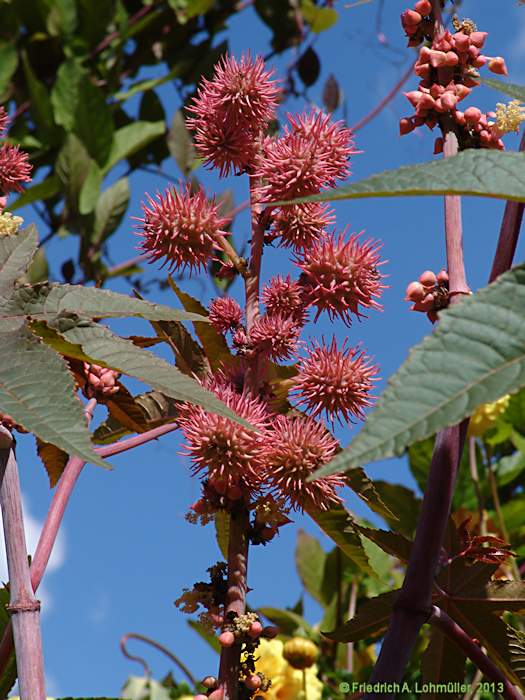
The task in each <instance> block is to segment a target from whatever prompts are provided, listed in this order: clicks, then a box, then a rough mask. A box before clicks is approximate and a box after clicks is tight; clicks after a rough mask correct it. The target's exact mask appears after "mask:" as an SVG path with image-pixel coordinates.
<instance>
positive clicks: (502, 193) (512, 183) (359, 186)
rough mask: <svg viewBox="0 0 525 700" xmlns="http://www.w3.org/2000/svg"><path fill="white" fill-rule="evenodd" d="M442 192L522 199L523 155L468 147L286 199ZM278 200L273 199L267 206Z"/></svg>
mask: <svg viewBox="0 0 525 700" xmlns="http://www.w3.org/2000/svg"><path fill="white" fill-rule="evenodd" d="M443 194H458V195H459V194H464V195H473V196H479V197H495V198H497V199H511V200H514V201H516V202H525V155H524V154H523V153H511V152H507V151H505V152H504V151H488V150H472V149H471V150H468V151H463V153H459V154H458V155H457V156H453V157H452V158H446V159H444V160H436V161H432V162H430V163H422V164H421V165H408V166H404V167H402V168H398V169H397V170H385V172H383V173H380V174H379V175H372V176H371V177H369V178H367V179H366V180H361V182H355V183H353V184H351V185H342V186H341V187H338V188H336V189H333V190H327V191H326V192H323V193H322V194H316V195H312V196H310V197H302V198H300V199H294V200H292V201H291V202H287V203H288V204H290V203H292V202H293V203H299V202H333V201H335V200H337V199H362V198H364V197H399V196H412V195H443ZM282 203H283V202H274V203H272V205H271V206H275V204H282ZM267 206H270V205H267Z"/></svg>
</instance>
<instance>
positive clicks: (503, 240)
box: [489, 131, 525, 282]
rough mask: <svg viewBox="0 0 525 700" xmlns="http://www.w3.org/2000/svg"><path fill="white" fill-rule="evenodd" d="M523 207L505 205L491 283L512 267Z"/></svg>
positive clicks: (522, 144)
mask: <svg viewBox="0 0 525 700" xmlns="http://www.w3.org/2000/svg"><path fill="white" fill-rule="evenodd" d="M519 150H520V151H525V131H524V132H523V135H522V137H521V141H520V147H519ZM523 207H524V204H523V202H507V203H506V205H505V212H504V214H503V221H502V222H501V229H500V233H499V238H498V245H497V247H496V254H495V256H494V263H493V265H492V270H491V273H490V279H489V282H493V281H494V280H495V279H496V277H498V276H499V275H501V273H502V272H505V271H506V270H508V269H509V268H510V266H511V265H512V260H513V259H514V253H515V252H516V246H517V244H518V238H519V235H520V229H521V222H522V220H523Z"/></svg>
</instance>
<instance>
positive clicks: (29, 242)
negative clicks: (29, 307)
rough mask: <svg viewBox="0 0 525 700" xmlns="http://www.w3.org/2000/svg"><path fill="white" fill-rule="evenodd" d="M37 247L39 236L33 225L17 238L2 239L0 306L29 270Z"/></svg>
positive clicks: (0, 251)
mask: <svg viewBox="0 0 525 700" xmlns="http://www.w3.org/2000/svg"><path fill="white" fill-rule="evenodd" d="M37 246H38V235H37V232H36V228H35V227H34V226H33V225H31V226H28V227H27V228H26V229H24V231H21V232H20V233H19V234H18V235H16V236H2V238H0V304H2V303H4V302H5V300H6V299H8V298H9V297H10V296H11V294H12V293H13V289H14V286H15V282H16V280H17V279H18V278H19V277H20V276H21V275H22V274H23V273H24V272H25V271H26V270H27V268H28V266H29V263H30V262H31V260H32V259H33V257H34V255H35V253H36V250H37Z"/></svg>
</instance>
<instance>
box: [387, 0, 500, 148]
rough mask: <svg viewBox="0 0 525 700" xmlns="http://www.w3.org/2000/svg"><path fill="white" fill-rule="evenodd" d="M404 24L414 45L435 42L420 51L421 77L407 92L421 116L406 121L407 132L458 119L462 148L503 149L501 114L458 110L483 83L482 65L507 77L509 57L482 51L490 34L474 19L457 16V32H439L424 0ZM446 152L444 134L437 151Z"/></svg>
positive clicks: (405, 16)
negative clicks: (497, 116)
mask: <svg viewBox="0 0 525 700" xmlns="http://www.w3.org/2000/svg"><path fill="white" fill-rule="evenodd" d="M401 23H402V25H403V28H404V30H405V33H406V34H407V36H408V37H409V46H418V45H419V44H420V43H421V41H423V40H424V39H426V40H428V41H429V42H431V45H430V46H427V45H425V46H423V47H422V48H421V49H420V52H419V57H418V60H417V62H416V64H415V68H414V72H415V73H416V75H418V76H419V77H420V78H421V81H420V84H419V87H418V89H417V90H412V91H410V92H407V93H405V96H406V97H407V99H408V101H409V102H410V104H411V105H412V106H413V107H414V109H415V114H414V115H413V116H411V117H404V118H403V119H401V121H400V133H401V135H404V134H408V133H410V132H411V131H413V130H414V129H415V128H416V127H419V126H422V125H423V124H425V125H426V126H428V128H429V129H434V127H435V126H436V125H440V126H443V125H444V124H445V123H446V120H447V119H448V120H450V119H452V120H453V122H454V123H455V131H456V133H457V135H458V140H459V143H460V148H495V149H500V150H501V149H503V148H504V146H503V142H502V141H501V135H502V133H501V131H500V130H499V128H498V125H497V123H496V122H494V121H491V118H492V119H493V118H494V117H495V116H496V114H495V113H494V112H489V113H487V114H484V113H483V112H482V111H481V110H480V109H478V108H477V107H468V108H467V109H465V110H464V111H461V110H459V109H458V104H459V103H460V102H461V101H462V100H464V99H465V98H466V97H468V96H469V95H470V93H471V92H472V88H474V87H476V86H478V85H479V84H480V82H479V73H478V69H479V68H481V67H483V66H484V65H485V64H487V65H488V68H489V70H490V71H492V72H493V73H496V74H497V75H507V67H506V65H505V61H504V59H503V58H501V57H500V56H496V57H489V56H486V55H484V54H483V53H482V48H483V46H484V44H485V40H486V38H487V32H480V31H477V29H476V27H475V25H474V24H473V23H472V22H471V21H470V20H464V21H463V22H462V23H460V22H459V21H458V20H456V21H455V28H456V31H455V32H454V33H451V32H450V31H448V30H447V31H443V32H440V33H439V34H435V18H434V15H433V11H432V4H431V3H430V2H429V1H428V0H419V2H417V3H416V5H415V6H414V9H413V10H405V12H404V13H403V14H402V15H401ZM442 150H443V139H442V138H438V139H437V140H436V143H435V148H434V152H435V153H440V152H441V151H442Z"/></svg>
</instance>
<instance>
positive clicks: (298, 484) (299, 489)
mask: <svg viewBox="0 0 525 700" xmlns="http://www.w3.org/2000/svg"><path fill="white" fill-rule="evenodd" d="M336 451H337V441H336V440H335V439H334V437H333V436H332V435H331V434H330V433H329V432H328V430H327V429H326V428H325V427H324V425H322V424H321V423H318V422H317V421H315V420H313V418H305V417H303V416H300V417H294V418H288V417H285V416H277V417H276V419H275V421H274V423H273V426H272V430H271V432H270V434H269V437H268V439H267V440H266V442H265V449H264V456H265V464H266V468H265V477H266V482H267V483H268V484H269V485H270V486H271V487H273V488H274V489H275V490H276V491H277V493H278V494H279V495H281V496H284V497H285V498H286V499H287V500H288V501H289V502H290V504H291V505H292V507H293V508H294V509H296V510H303V509H304V508H308V507H313V508H316V509H318V510H328V509H329V508H330V506H333V505H339V504H340V503H341V499H340V498H339V496H338V495H337V493H336V489H337V488H339V487H341V486H344V479H343V478H342V477H341V476H339V475H336V474H334V475H331V476H327V477H322V478H320V479H317V480H316V481H311V482H307V478H308V477H309V476H311V475H312V474H313V473H314V472H315V471H316V470H317V469H319V468H320V467H321V466H323V464H326V463H327V462H329V461H330V460H331V459H332V457H333V456H334V455H335V453H336Z"/></svg>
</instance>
